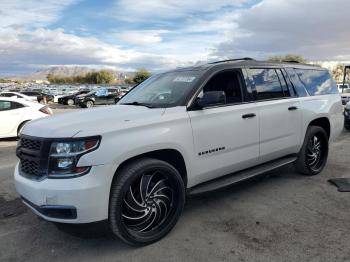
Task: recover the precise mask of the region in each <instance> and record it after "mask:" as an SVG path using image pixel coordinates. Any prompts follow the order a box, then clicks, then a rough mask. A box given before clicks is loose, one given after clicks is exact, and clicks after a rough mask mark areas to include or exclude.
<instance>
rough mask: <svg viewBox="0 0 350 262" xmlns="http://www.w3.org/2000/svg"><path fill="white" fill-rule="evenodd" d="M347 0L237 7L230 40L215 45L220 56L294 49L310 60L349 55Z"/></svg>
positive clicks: (269, 0)
mask: <svg viewBox="0 0 350 262" xmlns="http://www.w3.org/2000/svg"><path fill="white" fill-rule="evenodd" d="M349 9H350V1H348V0H333V1H319V0H309V1H304V0H289V1H281V0H264V1H263V2H261V3H260V4H258V5H256V6H255V7H253V8H250V9H246V10H240V11H239V14H238V16H237V18H236V19H235V23H236V24H237V28H236V29H234V30H232V33H231V39H230V41H226V42H224V43H222V44H221V45H219V46H218V51H217V52H216V54H217V55H219V56H225V55H226V56H231V57H232V56H236V57H237V56H247V55H249V56H254V57H257V58H266V57H268V56H270V55H275V54H286V53H297V54H300V55H303V56H305V57H307V58H309V59H312V60H329V59H336V60H339V59H349V58H350V34H349V33H348V26H347V25H346V24H344V18H345V17H347V16H348V10H349Z"/></svg>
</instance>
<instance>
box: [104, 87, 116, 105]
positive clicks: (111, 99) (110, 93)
mask: <svg viewBox="0 0 350 262" xmlns="http://www.w3.org/2000/svg"><path fill="white" fill-rule="evenodd" d="M117 93H118V89H114V88H109V89H108V96H107V101H108V104H115V102H114V99H115V97H116V96H117Z"/></svg>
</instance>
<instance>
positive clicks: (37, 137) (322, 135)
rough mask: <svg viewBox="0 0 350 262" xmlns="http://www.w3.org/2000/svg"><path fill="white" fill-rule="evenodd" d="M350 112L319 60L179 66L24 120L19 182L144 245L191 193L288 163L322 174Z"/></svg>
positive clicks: (61, 218) (59, 208) (66, 212)
mask: <svg viewBox="0 0 350 262" xmlns="http://www.w3.org/2000/svg"><path fill="white" fill-rule="evenodd" d="M342 113H343V107H342V105H341V99H340V95H339V93H338V89H337V86H336V83H335V82H334V81H333V80H332V78H331V76H330V74H329V72H328V71H327V70H325V69H322V68H320V67H317V66H308V65H301V64H297V63H282V64H281V63H272V62H260V61H255V60H251V59H240V60H227V61H219V62H216V63H211V64H207V65H202V66H198V67H190V68H182V69H177V70H173V71H169V72H166V73H161V74H156V75H153V76H152V77H151V78H149V79H147V80H146V81H144V82H143V83H141V84H140V85H138V86H136V87H135V88H133V89H132V90H131V91H130V92H129V93H127V94H126V95H125V96H124V97H123V98H122V99H121V100H120V101H119V102H118V104H117V105H116V106H110V107H104V108H97V109H88V110H82V111H79V112H75V113H70V114H62V115H58V116H54V117H50V118H47V119H43V120H40V121H35V122H32V123H29V124H28V125H26V126H25V127H24V129H23V131H22V134H21V139H20V141H19V144H18V147H17V156H18V157H19V159H20V162H19V163H18V165H17V166H16V168H15V172H14V174H15V183H16V189H17V192H18V193H19V194H20V195H21V196H22V198H23V201H24V203H25V204H26V205H28V207H30V208H31V209H32V210H33V211H34V212H35V213H36V214H38V215H39V216H41V217H42V218H44V219H46V220H49V221H54V222H61V223H89V222H94V221H100V220H108V222H109V224H110V228H111V230H112V232H113V233H114V234H115V235H116V236H118V237H120V238H121V239H122V240H124V241H125V242H127V243H130V244H133V245H145V244H149V243H152V242H155V241H157V240H159V239H160V238H162V237H163V236H165V235H166V234H167V233H168V232H169V231H170V230H171V229H172V228H173V227H174V225H175V224H176V222H177V220H178V218H179V216H180V214H181V212H182V210H183V207H184V203H185V199H186V194H199V193H203V192H206V191H210V190H216V189H218V188H221V187H225V186H228V185H231V184H234V183H238V182H241V181H243V180H247V179H249V178H252V177H254V176H257V175H260V174H262V173H264V172H267V171H270V170H272V169H275V168H278V167H281V166H283V165H287V164H290V163H294V164H295V166H296V168H297V170H298V172H300V173H301V174H304V175H308V176H312V175H317V174H319V173H320V172H321V171H322V170H323V168H324V167H325V165H326V162H327V156H328V144H329V142H330V141H332V140H333V139H335V138H336V137H337V136H338V135H339V134H340V132H341V130H342V128H343V121H344V120H343V114H342ZM208 212H213V210H208Z"/></svg>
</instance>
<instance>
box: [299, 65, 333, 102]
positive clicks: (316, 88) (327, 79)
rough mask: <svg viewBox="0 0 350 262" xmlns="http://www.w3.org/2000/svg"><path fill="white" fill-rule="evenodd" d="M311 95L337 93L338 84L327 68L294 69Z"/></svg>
mask: <svg viewBox="0 0 350 262" xmlns="http://www.w3.org/2000/svg"><path fill="white" fill-rule="evenodd" d="M294 70H295V72H296V73H297V75H298V76H299V79H300V81H301V82H302V83H303V84H304V86H305V88H306V90H307V92H308V93H309V95H310V96H317V95H326V94H337V93H338V88H337V84H336V83H335V82H334V80H333V79H332V78H331V76H330V74H329V72H328V71H327V70H313V69H307V70H306V69H294Z"/></svg>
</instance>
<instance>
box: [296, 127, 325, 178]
mask: <svg viewBox="0 0 350 262" xmlns="http://www.w3.org/2000/svg"><path fill="white" fill-rule="evenodd" d="M327 158H328V135H327V133H326V132H325V130H324V129H323V128H321V127H318V126H310V127H309V128H308V129H307V131H306V135H305V139H304V144H303V146H302V148H301V150H300V152H299V155H298V159H297V160H296V162H295V166H296V169H297V171H299V172H300V173H302V174H304V175H308V176H313V175H317V174H319V173H320V172H321V171H322V170H323V168H324V167H325V165H326V163H327Z"/></svg>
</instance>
